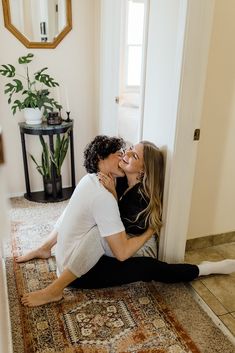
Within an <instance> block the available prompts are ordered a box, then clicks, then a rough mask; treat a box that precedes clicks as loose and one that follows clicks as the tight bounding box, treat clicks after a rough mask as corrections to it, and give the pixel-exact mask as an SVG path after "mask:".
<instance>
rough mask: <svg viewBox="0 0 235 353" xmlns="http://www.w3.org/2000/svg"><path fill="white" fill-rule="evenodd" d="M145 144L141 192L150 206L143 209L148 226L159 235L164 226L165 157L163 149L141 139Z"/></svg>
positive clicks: (142, 212)
mask: <svg viewBox="0 0 235 353" xmlns="http://www.w3.org/2000/svg"><path fill="white" fill-rule="evenodd" d="M140 143H141V144H142V145H143V146H144V176H143V179H142V185H141V187H140V192H141V194H142V196H143V197H144V198H145V199H147V200H148V206H147V207H146V208H145V209H144V210H143V211H141V212H140V213H139V214H138V216H137V218H138V217H139V216H140V215H142V214H143V215H144V216H145V224H146V226H147V225H148V226H150V227H151V228H153V229H154V230H155V232H156V233H157V234H158V235H159V234H160V229H161V226H162V199H163V187H164V157H163V153H162V151H161V150H160V149H159V148H158V147H157V146H156V145H155V144H154V143H152V142H149V141H140Z"/></svg>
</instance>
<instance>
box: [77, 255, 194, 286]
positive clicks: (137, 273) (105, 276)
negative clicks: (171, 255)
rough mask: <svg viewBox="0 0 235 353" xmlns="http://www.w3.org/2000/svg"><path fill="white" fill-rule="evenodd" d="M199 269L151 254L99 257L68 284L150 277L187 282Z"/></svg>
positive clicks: (117, 282) (117, 283) (102, 283)
mask: <svg viewBox="0 0 235 353" xmlns="http://www.w3.org/2000/svg"><path fill="white" fill-rule="evenodd" d="M198 275H199V269H198V266H196V265H191V264H168V263H166V262H161V261H158V260H157V259H154V258H152V257H131V258H129V259H127V260H125V261H119V260H117V259H116V258H114V257H109V256H105V255H104V256H102V257H101V258H100V259H99V261H98V262H97V264H96V265H95V266H94V267H93V268H92V269H91V270H90V271H88V272H87V273H86V274H85V275H83V276H81V277H80V278H77V279H76V280H75V281H73V282H72V283H71V284H70V286H72V287H76V288H105V287H112V286H120V285H122V284H127V283H131V282H137V281H144V282H149V281H152V280H155V281H158V282H165V283H176V282H188V281H192V280H193V279H194V278H197V277H198Z"/></svg>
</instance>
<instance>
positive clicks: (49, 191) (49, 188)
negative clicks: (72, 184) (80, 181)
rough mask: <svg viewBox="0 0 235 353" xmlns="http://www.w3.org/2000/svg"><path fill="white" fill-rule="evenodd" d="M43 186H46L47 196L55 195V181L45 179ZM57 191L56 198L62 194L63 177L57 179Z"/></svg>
mask: <svg viewBox="0 0 235 353" xmlns="http://www.w3.org/2000/svg"><path fill="white" fill-rule="evenodd" d="M43 185H44V192H45V194H46V195H47V196H52V195H53V181H52V179H46V178H45V177H43ZM55 189H56V196H58V195H61V194H62V177H61V175H60V176H57V177H56V179H55Z"/></svg>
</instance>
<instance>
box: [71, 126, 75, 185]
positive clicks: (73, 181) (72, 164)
mask: <svg viewBox="0 0 235 353" xmlns="http://www.w3.org/2000/svg"><path fill="white" fill-rule="evenodd" d="M70 159H71V178H72V187H73V189H75V186H76V185H75V166H74V146H73V130H71V131H70Z"/></svg>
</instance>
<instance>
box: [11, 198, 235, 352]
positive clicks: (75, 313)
mask: <svg viewBox="0 0 235 353" xmlns="http://www.w3.org/2000/svg"><path fill="white" fill-rule="evenodd" d="M22 204H23V206H24V207H22ZM36 205H38V204H35V203H30V202H29V201H22V200H16V202H15V203H14V208H13V209H12V210H11V215H10V216H11V220H12V242H11V244H12V253H13V254H14V255H19V254H22V252H25V251H26V250H27V249H30V248H32V246H33V247H34V246H36V245H37V244H38V243H39V242H41V241H42V239H43V238H44V237H45V236H46V234H48V232H49V231H50V230H51V228H52V226H53V224H54V222H55V219H56V218H57V217H58V215H59V214H60V213H61V211H62V210H63V208H64V207H65V205H66V203H64V204H62V203H60V204H59V205H58V204H57V206H56V205H47V206H46V207H45V205H44V206H42V205H38V206H36ZM26 206H27V207H26ZM31 206H32V208H31V211H29V207H31ZM49 210H50V212H48V211H49ZM30 212H31V213H30ZM29 213H30V214H31V217H30V218H29V217H28V216H29ZM48 215H49V216H48ZM20 219H21V220H20ZM8 251H10V248H9V249H8ZM8 255H10V253H8ZM6 268H7V281H8V291H9V301H10V315H11V323H12V336H13V347H14V353H59V352H65V353H72V352H79V353H128V352H129V353H199V352H201V353H217V352H218V353H222V352H223V353H225V352H226V353H232V352H234V350H233V346H232V345H231V344H230V342H229V341H227V340H226V339H225V337H224V336H223V335H222V334H221V332H220V331H219V330H218V329H217V328H216V327H215V326H214V325H213V324H212V323H211V321H210V319H208V317H207V316H206V315H205V313H204V312H202V311H201V309H200V308H199V307H198V305H197V304H196V303H195V302H194V300H193V299H192V298H191V296H190V294H189V291H188V290H187V288H186V287H185V286H184V285H183V284H179V285H171V286H168V285H162V284H159V283H155V282H152V283H142V282H137V283H134V284H130V285H125V286H122V287H116V288H108V289H99V290H80V289H79V290H77V289H68V288H67V289H66V290H65V291H64V298H63V299H62V300H61V301H60V302H58V303H52V304H48V305H45V306H41V307H37V308H25V307H23V306H22V305H21V304H20V297H21V295H22V294H23V293H24V292H29V291H34V290H37V289H41V288H44V287H45V286H47V285H48V284H49V283H51V282H52V281H53V280H54V278H55V277H56V273H55V259H54V257H51V258H50V259H48V260H39V259H38V260H31V261H29V262H27V263H25V264H17V263H15V262H14V261H13V259H12V257H11V256H8V257H7V259H6ZM175 309H177V310H178V311H177V310H176V311H175ZM174 311H175V312H174ZM187 311H188V313H187ZM176 314H177V315H176ZM179 321H181V322H179ZM187 325H188V326H187ZM208 335H209V336H208ZM195 342H196V343H195ZM198 347H199V348H198Z"/></svg>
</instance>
